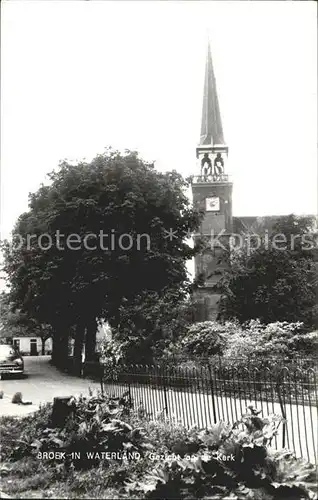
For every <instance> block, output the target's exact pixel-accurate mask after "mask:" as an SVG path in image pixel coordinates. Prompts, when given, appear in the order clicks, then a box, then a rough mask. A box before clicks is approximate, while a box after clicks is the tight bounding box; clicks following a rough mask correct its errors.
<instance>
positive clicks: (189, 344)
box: [180, 321, 237, 356]
mask: <svg viewBox="0 0 318 500" xmlns="http://www.w3.org/2000/svg"><path fill="white" fill-rule="evenodd" d="M236 328H237V325H236V324H235V323H225V324H224V325H223V324H221V323H217V322H216V321H204V322H202V323H195V324H194V325H192V326H191V327H190V328H189V329H188V331H187V333H186V335H185V336H184V337H183V339H182V340H181V342H180V346H181V348H183V349H184V350H185V351H186V352H187V353H188V354H191V355H194V356H211V355H215V354H222V353H223V352H224V349H225V348H226V344H227V337H228V336H229V335H231V334H232V332H233V331H235V330H236Z"/></svg>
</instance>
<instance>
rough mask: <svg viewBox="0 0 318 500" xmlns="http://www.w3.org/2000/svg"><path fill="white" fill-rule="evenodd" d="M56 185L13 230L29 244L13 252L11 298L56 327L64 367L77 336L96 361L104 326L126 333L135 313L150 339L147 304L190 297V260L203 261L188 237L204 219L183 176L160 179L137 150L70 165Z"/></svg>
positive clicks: (8, 264) (56, 352)
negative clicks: (143, 305) (143, 303)
mask: <svg viewBox="0 0 318 500" xmlns="http://www.w3.org/2000/svg"><path fill="white" fill-rule="evenodd" d="M49 178H50V184H49V185H46V186H42V187H41V188H40V189H39V190H38V191H37V192H36V193H34V194H32V195H30V201H29V211H28V212H27V213H25V214H22V215H21V217H20V218H19V220H18V222H17V224H16V226H15V228H14V231H13V241H14V240H15V239H16V240H17V242H18V243H19V242H20V243H21V238H22V240H23V244H22V245H21V244H19V245H14V244H13V245H11V246H10V245H9V244H8V243H7V245H6V246H5V271H6V272H7V275H8V277H9V282H10V286H11V292H10V300H11V301H12V302H13V303H14V304H15V305H16V307H19V308H21V310H22V311H24V312H26V313H27V314H28V315H29V316H30V317H32V318H35V319H36V320H37V321H39V322H44V323H48V324H50V325H51V326H52V329H53V331H54V336H53V340H54V346H53V357H55V358H56V360H57V359H58V358H59V359H60V360H61V359H62V358H63V359H64V362H65V358H66V356H67V342H68V337H69V332H70V331H71V329H72V328H75V332H76V333H75V351H76V357H77V359H79V357H80V353H81V350H82V343H83V341H84V336H85V335H86V357H87V358H90V357H91V355H92V353H93V352H94V349H95V338H96V335H95V334H96V326H97V325H96V319H100V318H105V319H107V320H108V321H109V322H110V324H111V325H112V326H114V327H117V326H119V325H120V326H121V327H122V328H123V329H125V332H127V328H128V324H130V327H131V322H130V323H129V321H128V318H127V315H126V314H125V312H124V311H125V309H127V310H128V309H129V310H130V311H131V314H132V316H134V318H135V319H134V321H135V322H134V332H135V333H136V332H138V331H141V332H142V335H144V334H145V326H144V325H145V321H144V316H143V315H140V314H139V315H138V314H135V313H134V308H137V309H138V308H139V306H140V297H145V295H146V296H147V297H148V299H147V303H148V304H149V309H151V305H150V302H151V300H152V299H153V302H152V305H153V304H155V302H156V300H157V298H158V297H160V298H162V297H163V296H164V295H165V294H166V293H168V292H169V294H170V297H177V299H176V300H182V299H183V297H185V295H186V294H187V292H188V291H189V287H190V283H189V281H188V276H187V271H186V262H187V260H188V259H189V258H191V257H192V256H193V255H194V253H195V249H193V248H191V247H190V246H189V245H188V244H187V243H186V239H185V236H186V235H187V234H188V233H189V232H191V231H193V230H194V229H195V228H196V227H197V226H198V224H199V220H200V214H199V213H198V212H197V211H196V210H193V209H192V208H191V207H190V204H189V201H188V198H187V196H186V192H185V188H186V187H187V183H186V181H185V180H183V178H182V177H181V176H180V175H179V174H177V173H176V172H174V171H173V172H169V173H159V172H157V171H156V170H155V168H154V166H153V165H151V164H148V163H146V162H144V161H143V160H141V159H140V158H139V157H138V154H137V153H136V152H130V151H126V152H125V153H124V154H121V153H119V152H118V151H113V150H111V149H108V150H106V152H105V153H104V154H102V155H98V156H97V157H96V158H95V159H94V160H93V161H92V162H90V163H85V162H80V163H78V164H76V165H72V164H70V163H68V162H62V163H61V165H60V168H59V169H58V170H57V171H55V172H53V173H51V174H50V175H49ZM101 232H102V233H101ZM101 234H102V236H101ZM30 235H34V236H33V237H32V238H30ZM84 242H85V244H84ZM44 248H45V249H44ZM176 300H171V301H170V305H171V307H174V306H175V304H176ZM125 321H126V324H125V326H124V323H125ZM138 323H139V325H141V326H140V328H139V327H138ZM131 328H132V327H131ZM149 328H150V327H149ZM151 333H152V332H151V331H148V333H147V334H148V335H149V336H150V335H151Z"/></svg>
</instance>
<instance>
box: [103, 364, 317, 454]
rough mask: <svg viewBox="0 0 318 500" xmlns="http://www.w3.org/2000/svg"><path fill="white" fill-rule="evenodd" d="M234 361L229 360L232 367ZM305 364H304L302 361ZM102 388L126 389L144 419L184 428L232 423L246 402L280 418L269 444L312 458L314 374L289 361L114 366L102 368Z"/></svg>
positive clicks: (115, 392)
mask: <svg viewBox="0 0 318 500" xmlns="http://www.w3.org/2000/svg"><path fill="white" fill-rule="evenodd" d="M234 364H235V365H236V363H234V360H233V365H234ZM304 366H305V365H304ZM102 387H103V390H106V391H107V392H110V393H111V394H113V395H115V396H120V395H121V394H123V393H124V392H126V391H128V392H129V395H130V397H131V399H132V401H133V402H134V405H135V407H139V408H142V409H143V413H144V414H145V415H146V416H149V418H153V419H156V418H158V417H159V415H160V418H162V416H164V417H165V418H167V419H168V420H174V421H177V422H180V423H182V424H183V425H185V426H186V427H188V428H191V427H192V426H197V427H199V428H207V427H210V426H211V425H212V424H214V423H216V422H218V421H220V420H223V421H226V422H229V423H232V424H234V423H235V422H236V421H237V420H238V419H239V418H240V416H241V415H242V414H243V413H245V411H246V408H247V407H248V406H253V407H255V408H257V409H259V410H261V415H262V416H264V417H265V416H266V415H268V414H270V413H275V414H279V415H281V416H282V417H283V418H284V422H283V424H282V425H281V427H280V431H279V434H278V435H277V437H276V439H275V442H273V445H274V446H275V447H276V448H288V449H290V450H292V451H294V453H295V455H296V456H297V457H303V458H305V459H307V460H309V461H310V462H313V463H316V462H317V421H318V420H317V406H318V394H317V373H316V370H315V368H314V367H312V368H307V369H305V368H304V367H303V366H301V368H299V365H298V366H296V365H295V364H293V365H289V366H283V365H282V363H276V364H273V365H272V366H271V367H268V366H266V367H264V368H262V367H258V368H253V367H252V366H249V367H248V368H236V367H229V366H223V365H222V363H205V364H204V365H201V366H196V367H193V368H188V367H178V366H171V365H169V366H167V365H160V366H153V365H152V366H147V365H130V366H123V365H117V366H112V367H108V368H106V367H105V368H104V371H103V380H102Z"/></svg>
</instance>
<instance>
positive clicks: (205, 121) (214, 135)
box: [200, 44, 225, 145]
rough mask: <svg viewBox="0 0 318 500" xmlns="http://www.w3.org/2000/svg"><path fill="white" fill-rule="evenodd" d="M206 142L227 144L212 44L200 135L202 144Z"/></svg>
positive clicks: (207, 62)
mask: <svg viewBox="0 0 318 500" xmlns="http://www.w3.org/2000/svg"><path fill="white" fill-rule="evenodd" d="M206 144H212V145H216V144H225V143H224V137H223V127H222V120H221V113H220V106H219V100H218V95H217V88H216V80H215V75H214V70H213V64H212V56H211V48H210V44H208V52H207V59H206V64H205V79H204V91H203V106H202V123H201V136H200V145H206Z"/></svg>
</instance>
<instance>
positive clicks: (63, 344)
mask: <svg viewBox="0 0 318 500" xmlns="http://www.w3.org/2000/svg"><path fill="white" fill-rule="evenodd" d="M67 358H68V334H67V333H65V332H63V333H61V327H60V328H59V329H56V330H55V332H54V335H53V348H52V363H53V365H54V366H56V367H57V368H62V369H64V368H67V361H68V359H67Z"/></svg>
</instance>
